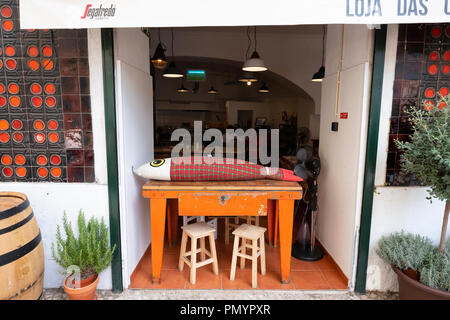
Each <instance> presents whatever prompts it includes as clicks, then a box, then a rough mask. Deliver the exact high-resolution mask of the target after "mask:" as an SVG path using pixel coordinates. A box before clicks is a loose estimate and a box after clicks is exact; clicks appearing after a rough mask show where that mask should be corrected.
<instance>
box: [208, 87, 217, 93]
mask: <svg viewBox="0 0 450 320" xmlns="http://www.w3.org/2000/svg"><path fill="white" fill-rule="evenodd" d="M208 93H210V94H214V93H217V90H216V89H214V87H213V86H211V88H210V89H209V90H208Z"/></svg>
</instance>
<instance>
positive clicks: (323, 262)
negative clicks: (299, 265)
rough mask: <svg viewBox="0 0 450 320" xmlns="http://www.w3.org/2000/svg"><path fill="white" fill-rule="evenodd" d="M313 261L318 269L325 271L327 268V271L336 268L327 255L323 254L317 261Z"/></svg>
mask: <svg viewBox="0 0 450 320" xmlns="http://www.w3.org/2000/svg"><path fill="white" fill-rule="evenodd" d="M315 263H316V265H317V266H318V268H319V269H320V270H322V271H325V270H327V271H331V270H336V266H335V265H334V263H333V261H332V259H331V258H330V256H328V255H325V256H324V257H323V258H322V259H320V260H319V261H315Z"/></svg>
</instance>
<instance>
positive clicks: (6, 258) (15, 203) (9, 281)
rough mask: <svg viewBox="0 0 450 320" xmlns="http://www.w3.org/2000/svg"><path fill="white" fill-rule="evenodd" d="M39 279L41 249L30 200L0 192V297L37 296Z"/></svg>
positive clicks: (40, 288)
mask: <svg viewBox="0 0 450 320" xmlns="http://www.w3.org/2000/svg"><path fill="white" fill-rule="evenodd" d="M43 281H44V248H43V245H42V241H41V232H40V231H39V226H38V224H37V222H36V218H35V217H34V215H33V210H32V209H31V207H30V202H29V201H28V199H27V196H26V195H24V194H22V193H18V192H0V299H1V300H13V299H17V300H34V299H38V298H39V297H40V296H41V294H42V285H43Z"/></svg>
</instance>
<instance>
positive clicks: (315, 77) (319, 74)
mask: <svg viewBox="0 0 450 320" xmlns="http://www.w3.org/2000/svg"><path fill="white" fill-rule="evenodd" d="M326 30H327V29H326V26H325V25H324V26H323V36H322V66H321V67H320V68H319V71H317V72H316V73H314V75H313V77H312V79H311V80H312V81H313V82H322V80H323V78H325V67H324V65H325V35H326Z"/></svg>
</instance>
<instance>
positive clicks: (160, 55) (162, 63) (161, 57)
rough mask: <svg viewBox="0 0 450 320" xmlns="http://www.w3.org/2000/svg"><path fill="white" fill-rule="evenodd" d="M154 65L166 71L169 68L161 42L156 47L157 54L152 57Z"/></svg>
mask: <svg viewBox="0 0 450 320" xmlns="http://www.w3.org/2000/svg"><path fill="white" fill-rule="evenodd" d="M152 63H153V66H154V67H155V68H156V69H164V68H165V67H166V66H167V58H166V55H165V54H164V49H163V47H162V44H161V42H160V43H159V44H158V46H157V47H156V50H155V54H154V55H153V57H152Z"/></svg>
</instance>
